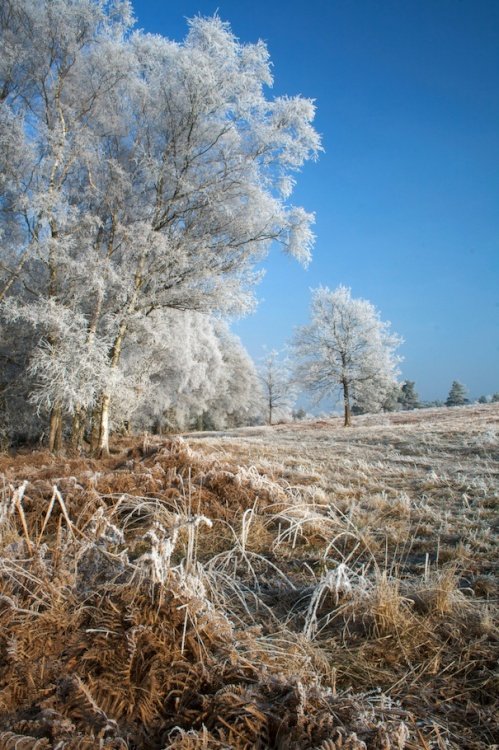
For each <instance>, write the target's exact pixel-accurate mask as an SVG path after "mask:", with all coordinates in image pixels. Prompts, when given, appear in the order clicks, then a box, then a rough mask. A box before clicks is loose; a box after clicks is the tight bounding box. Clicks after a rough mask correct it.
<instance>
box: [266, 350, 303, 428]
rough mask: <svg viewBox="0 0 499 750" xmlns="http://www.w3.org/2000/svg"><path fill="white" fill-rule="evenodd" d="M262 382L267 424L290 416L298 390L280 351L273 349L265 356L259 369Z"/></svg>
mask: <svg viewBox="0 0 499 750" xmlns="http://www.w3.org/2000/svg"><path fill="white" fill-rule="evenodd" d="M259 375H260V383H261V387H262V391H263V398H264V401H265V406H266V408H265V411H266V414H267V424H273V423H274V421H275V419H276V416H277V418H279V419H282V418H286V417H289V416H290V415H291V408H292V406H293V404H294V402H295V399H296V391H295V388H294V387H293V385H292V384H291V377H290V372H289V368H288V366H287V365H286V364H285V363H283V362H282V361H280V359H279V352H277V351H276V350H275V349H273V350H272V351H271V352H269V354H268V355H267V356H266V357H265V359H264V361H263V364H262V366H261V367H260V369H259Z"/></svg>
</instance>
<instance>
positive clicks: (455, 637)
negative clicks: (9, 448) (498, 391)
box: [0, 406, 499, 750]
mask: <svg viewBox="0 0 499 750" xmlns="http://www.w3.org/2000/svg"><path fill="white" fill-rule="evenodd" d="M498 424H499V409H497V407H493V406H486V407H481V408H477V409H461V410H459V409H447V410H439V411H437V410H436V411H433V412H429V413H428V412H421V413H410V414H407V415H400V414H399V415H394V416H393V417H390V418H388V417H382V418H380V419H378V421H376V419H374V418H372V417H367V418H363V419H359V420H358V422H357V426H356V427H354V428H353V429H351V430H342V429H339V428H338V426H337V424H336V422H335V421H334V420H331V421H323V422H320V423H306V424H303V425H300V426H295V425H292V426H281V427H278V428H274V429H272V430H270V429H268V428H262V429H261V430H257V429H253V430H249V431H246V432H243V431H238V432H235V433H233V434H230V435H225V436H216V435H215V436H209V437H202V436H194V437H190V438H189V439H182V438H180V437H177V438H173V439H162V440H160V439H153V438H145V439H144V440H142V441H140V442H137V443H134V444H125V443H121V444H117V445H116V451H117V452H116V453H115V455H113V456H112V457H111V458H109V459H106V460H103V461H95V460H92V459H86V458H83V457H73V458H71V457H53V456H50V455H48V454H47V453H44V452H33V453H23V454H18V455H17V456H10V455H4V456H0V471H1V472H2V477H3V479H2V483H1V486H0V540H1V548H0V549H1V558H0V750H2V749H3V748H7V749H8V750H11V749H13V748H20V749H23V748H26V749H27V748H37V749H38V750H41V749H42V748H49V747H57V748H61V750H62V749H63V748H123V749H124V748H131V749H132V748H151V749H158V750H159V749H160V748H172V749H173V748H175V749H177V748H178V749H179V750H180V749H182V750H186V749H187V748H189V749H190V748H192V749H197V748H199V749H201V748H206V749H207V750H211V749H215V748H235V749H236V750H246V749H247V750H250V748H262V749H263V748H282V749H283V750H284V748H300V749H301V748H303V749H310V750H313V749H317V750H319V749H321V750H336V748H349V749H350V750H356V749H359V750H361V749H362V748H366V749H369V750H370V749H371V748H372V749H373V750H390V749H391V748H393V749H403V748H407V749H408V750H411V749H415V748H450V749H455V750H457V749H458V748H470V749H473V750H484V749H485V748H493V747H495V746H496V743H498V742H499V736H498V727H497V723H496V718H495V713H494V708H495V706H494V695H495V691H496V690H497V673H496V672H495V671H494V670H495V664H496V658H497V644H498V637H497V635H498V634H497V630H496V626H495V616H496V614H497V583H496V578H495V573H496V572H497V570H496V564H497V556H496V549H497V548H496V546H495V544H494V541H495V539H494V531H495V528H496V527H495V526H494V523H496V519H495V516H494V513H495V507H496V501H497V487H498V483H497V477H498V472H499V469H498V463H497V461H498V458H499V445H498V441H497V430H498Z"/></svg>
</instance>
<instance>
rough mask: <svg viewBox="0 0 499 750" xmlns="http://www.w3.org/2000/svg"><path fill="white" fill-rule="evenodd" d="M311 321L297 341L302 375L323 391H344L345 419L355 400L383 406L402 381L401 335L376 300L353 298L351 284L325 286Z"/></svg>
mask: <svg viewBox="0 0 499 750" xmlns="http://www.w3.org/2000/svg"><path fill="white" fill-rule="evenodd" d="M312 295H313V296H312V310H311V318H312V320H311V323H310V324H309V325H307V326H303V327H302V328H300V329H299V330H298V331H297V333H296V336H295V338H294V341H293V349H294V353H295V357H296V362H297V364H296V368H295V370H296V380H297V382H299V383H301V384H302V385H303V387H304V388H306V389H307V390H309V391H311V392H315V393H316V394H317V400H318V401H320V400H321V399H322V398H324V397H325V396H328V395H330V394H331V393H334V392H337V391H338V390H340V392H341V393H342V395H343V404H344V417H345V418H344V424H345V427H347V426H348V425H350V424H351V413H352V400H353V403H355V404H356V406H357V407H360V408H363V409H364V410H365V411H374V410H376V411H379V410H380V409H381V404H382V402H383V400H384V397H385V395H386V393H387V392H388V391H389V389H390V388H393V385H394V384H395V382H396V376H397V373H398V371H397V363H398V361H399V358H398V357H397V356H396V355H395V349H396V348H397V347H398V346H399V344H400V343H401V341H402V340H401V339H400V338H399V337H398V336H396V335H394V334H392V333H390V332H389V328H390V324H389V323H385V322H383V321H381V320H380V317H379V313H378V311H377V310H376V308H375V307H374V305H372V304H371V303H370V302H368V301H367V300H363V299H353V298H352V296H351V292H350V289H348V288H347V287H344V286H339V287H338V288H337V289H336V290H334V291H331V290H330V289H328V288H327V287H319V288H318V289H315V290H314V291H313V293H312Z"/></svg>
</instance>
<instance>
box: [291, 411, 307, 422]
mask: <svg viewBox="0 0 499 750" xmlns="http://www.w3.org/2000/svg"><path fill="white" fill-rule="evenodd" d="M306 416H307V412H306V411H305V409H302V408H300V409H293V412H292V417H293V419H294V421H295V422H301V420H302V419H305V418H306Z"/></svg>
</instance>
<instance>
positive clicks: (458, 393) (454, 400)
mask: <svg viewBox="0 0 499 750" xmlns="http://www.w3.org/2000/svg"><path fill="white" fill-rule="evenodd" d="M467 403H469V401H468V399H467V398H466V388H465V387H464V385H463V384H462V383H459V382H458V381H457V380H454V381H453V383H452V386H451V389H450V391H449V395H448V396H447V401H446V402H445V405H446V406H463V405H464V404H467Z"/></svg>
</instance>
